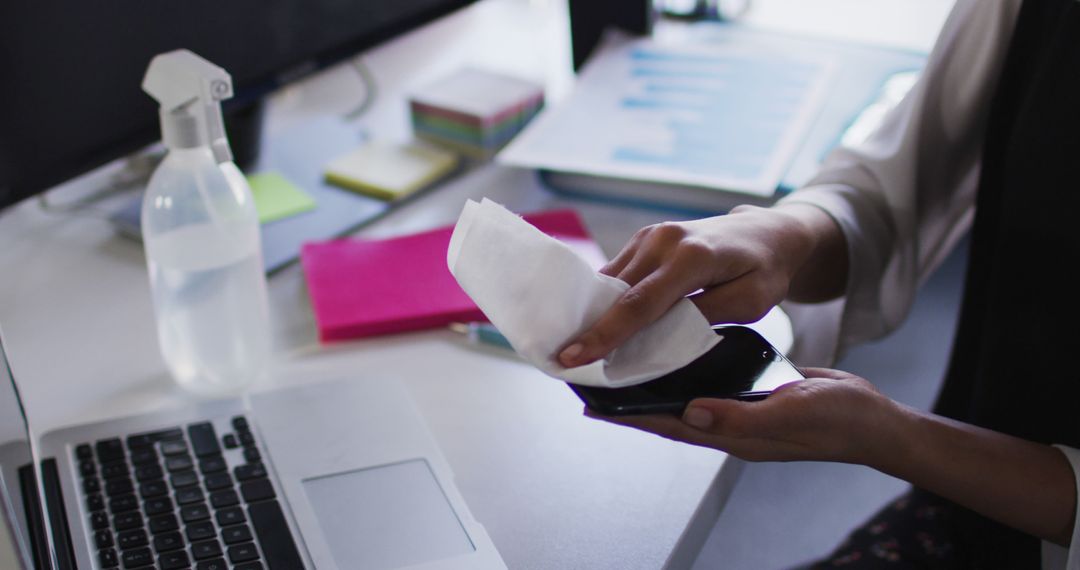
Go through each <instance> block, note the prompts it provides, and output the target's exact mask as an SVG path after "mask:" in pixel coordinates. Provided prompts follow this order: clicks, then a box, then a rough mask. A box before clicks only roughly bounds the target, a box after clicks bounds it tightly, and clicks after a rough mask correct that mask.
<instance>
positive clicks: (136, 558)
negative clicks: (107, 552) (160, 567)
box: [121, 548, 154, 569]
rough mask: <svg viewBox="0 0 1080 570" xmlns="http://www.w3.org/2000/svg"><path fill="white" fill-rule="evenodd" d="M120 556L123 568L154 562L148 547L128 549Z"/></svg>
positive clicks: (152, 554)
mask: <svg viewBox="0 0 1080 570" xmlns="http://www.w3.org/2000/svg"><path fill="white" fill-rule="evenodd" d="M121 558H122V559H123V562H124V568H126V569H129V568H138V567H140V566H147V565H149V564H153V563H154V553H153V552H150V549H149V548H137V549H135V550H129V551H127V552H125V553H124V554H123V555H122V556H121Z"/></svg>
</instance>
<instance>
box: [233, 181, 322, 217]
mask: <svg viewBox="0 0 1080 570" xmlns="http://www.w3.org/2000/svg"><path fill="white" fill-rule="evenodd" d="M247 180H248V185H249V186H251V193H252V195H254V197H255V209H256V210H258V212H259V223H262V224H265V223H269V222H273V221H276V220H281V219H283V218H288V217H290V216H295V215H296V214H299V213H301V212H306V211H308V210H313V209H315V200H314V199H313V198H312V197H311V196H309V195H308V194H307V193H306V192H304V191H303V190H301V189H300V188H299V187H297V186H296V185H295V184H293V183H292V182H290V181H289V179H288V178H285V177H284V176H282V175H280V174H278V173H277V172H260V173H258V174H252V175H249V176H248V177H247Z"/></svg>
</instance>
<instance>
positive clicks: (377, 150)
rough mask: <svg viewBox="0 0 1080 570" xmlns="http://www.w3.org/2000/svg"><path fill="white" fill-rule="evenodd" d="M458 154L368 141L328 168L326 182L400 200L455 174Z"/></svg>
mask: <svg viewBox="0 0 1080 570" xmlns="http://www.w3.org/2000/svg"><path fill="white" fill-rule="evenodd" d="M457 165H458V157H457V155H456V154H454V153H452V152H450V151H448V150H445V149H442V148H437V147H433V146H431V145H425V144H421V143H418V142H410V143H405V144H387V143H381V142H369V143H366V144H364V145H363V146H361V147H359V148H356V149H354V150H352V151H350V152H348V153H346V154H343V155H341V156H339V157H337V158H334V159H333V160H331V161H330V163H329V164H327V165H326V169H325V178H326V181H327V182H329V183H330V184H334V185H335V186H340V187H342V188H346V189H349V190H353V191H356V192H360V193H363V194H367V195H369V196H373V197H375V198H379V199H381V200H397V199H400V198H404V197H406V196H408V195H410V194H413V193H415V192H417V191H419V190H422V189H424V188H426V187H428V186H430V185H431V184H433V183H434V182H436V181H438V180H439V179H441V178H442V177H444V176H446V175H447V174H449V173H451V172H453V171H454V169H455V168H456V167H457Z"/></svg>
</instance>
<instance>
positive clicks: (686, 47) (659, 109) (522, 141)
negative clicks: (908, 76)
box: [499, 37, 830, 196]
mask: <svg viewBox="0 0 1080 570" xmlns="http://www.w3.org/2000/svg"><path fill="white" fill-rule="evenodd" d="M829 74H830V63H829V62H828V61H827V60H820V59H812V58H802V57H798V56H793V55H791V54H785V53H780V52H779V51H777V50H772V51H770V50H769V49H767V48H765V49H760V46H753V47H751V46H739V45H736V43H735V42H724V41H722V40H716V41H696V42H692V43H690V42H685V43H660V42H658V41H656V40H653V39H650V38H645V39H626V38H623V37H608V38H607V39H606V41H605V43H604V44H603V46H602V47H601V48H600V49H599V50H598V53H597V55H595V56H594V57H593V59H591V60H590V62H589V63H588V65H587V66H586V68H585V69H584V70H583V71H582V73H581V75H580V76H579V78H578V82H577V84H576V85H575V87H574V90H573V93H572V94H571V95H570V96H569V97H568V98H567V99H566V100H564V101H562V102H561V103H559V104H557V105H554V106H552V108H550V109H549V110H548V111H545V113H544V114H543V115H541V117H540V118H539V119H538V120H537V121H536V122H535V123H534V124H533V125H532V126H531V127H530V128H529V129H528V130H526V132H525V133H523V134H522V135H521V136H519V137H518V139H517V140H515V141H514V143H512V145H511V146H510V147H509V148H508V149H506V150H505V151H504V152H503V154H502V155H500V157H499V159H500V161H502V162H504V163H507V164H512V165H515V166H524V167H530V168H543V169H548V170H554V171H563V172H576V173H582V174H591V175H599V176H610V177H615V178H623V179H631V180H644V181H654V182H661V183H676V184H687V185H694V186H702V187H707V188H716V189H721V190H728V191H736V192H744V193H748V194H753V195H757V196H771V195H772V194H773V193H774V192H775V191H776V188H777V185H778V184H779V182H780V179H781V177H782V176H783V174H784V172H785V170H786V168H787V167H788V166H789V164H790V163H791V160H792V158H793V156H794V155H795V153H796V152H797V151H798V149H799V145H800V143H801V142H802V139H803V137H804V136H805V134H806V131H807V130H808V129H809V127H810V126H811V124H812V122H813V120H814V118H815V117H816V116H817V112H818V110H819V109H820V107H821V104H822V101H823V96H824V94H825V92H826V85H827V80H828V76H829Z"/></svg>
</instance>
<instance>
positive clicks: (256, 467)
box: [233, 463, 266, 481]
mask: <svg viewBox="0 0 1080 570" xmlns="http://www.w3.org/2000/svg"><path fill="white" fill-rule="evenodd" d="M233 473H234V474H235V475H236V479H237V480H239V481H247V480H248V479H261V478H263V477H266V466H264V465H263V464H262V463H249V464H247V465H238V466H237V467H236V469H233Z"/></svg>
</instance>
